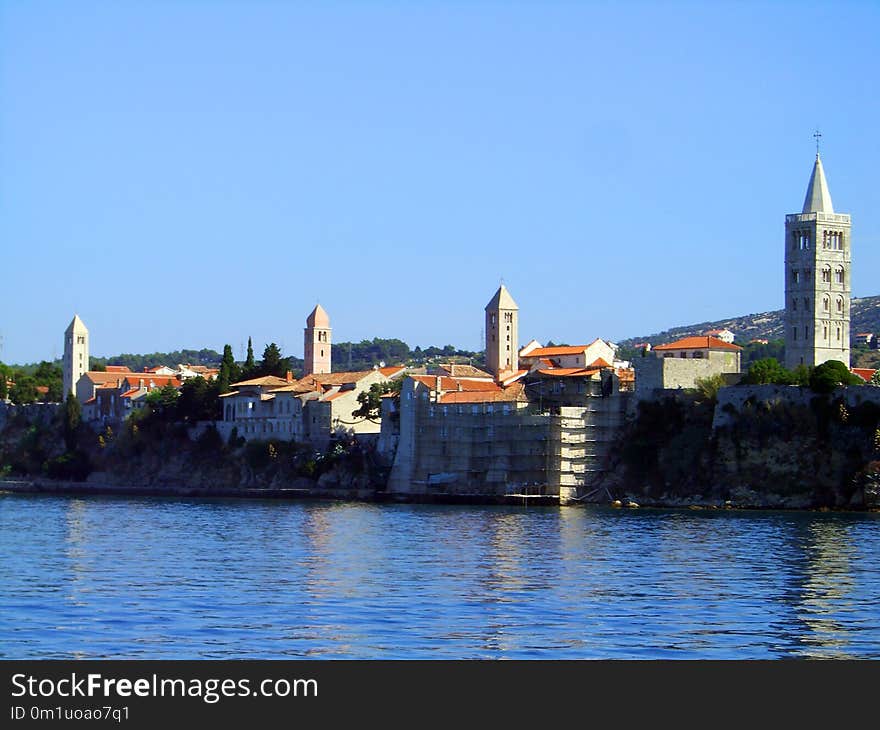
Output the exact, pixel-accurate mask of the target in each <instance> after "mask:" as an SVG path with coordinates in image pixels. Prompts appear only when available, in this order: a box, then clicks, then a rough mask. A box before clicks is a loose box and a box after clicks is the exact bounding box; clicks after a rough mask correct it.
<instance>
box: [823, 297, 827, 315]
mask: <svg viewBox="0 0 880 730" xmlns="http://www.w3.org/2000/svg"><path fill="white" fill-rule="evenodd" d="M822 310H823V311H825V312H827V311H828V297H823V299H822Z"/></svg>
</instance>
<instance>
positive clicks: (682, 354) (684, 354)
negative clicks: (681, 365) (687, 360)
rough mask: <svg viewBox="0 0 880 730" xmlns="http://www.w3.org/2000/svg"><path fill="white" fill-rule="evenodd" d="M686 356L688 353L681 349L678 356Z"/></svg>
mask: <svg viewBox="0 0 880 730" xmlns="http://www.w3.org/2000/svg"><path fill="white" fill-rule="evenodd" d="M687 356H688V354H687V352H686V351H685V350H682V351H681V353H680V354H679V357H687Z"/></svg>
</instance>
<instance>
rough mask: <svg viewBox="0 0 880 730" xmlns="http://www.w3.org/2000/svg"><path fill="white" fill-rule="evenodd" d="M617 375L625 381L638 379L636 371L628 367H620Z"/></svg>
mask: <svg viewBox="0 0 880 730" xmlns="http://www.w3.org/2000/svg"><path fill="white" fill-rule="evenodd" d="M615 372H616V373H617V377H618V378H619V379H620V380H622V381H623V382H625V383H626V382H629V381H630V380H635V379H636V371H635V370H630V369H627V368H618V369H617V370H616V371H615Z"/></svg>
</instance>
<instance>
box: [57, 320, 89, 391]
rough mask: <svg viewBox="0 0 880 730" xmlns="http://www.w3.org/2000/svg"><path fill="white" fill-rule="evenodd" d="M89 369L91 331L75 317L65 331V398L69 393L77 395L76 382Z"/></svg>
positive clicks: (62, 362) (63, 372)
mask: <svg viewBox="0 0 880 730" xmlns="http://www.w3.org/2000/svg"><path fill="white" fill-rule="evenodd" d="M88 369H89V331H88V329H86V326H85V324H83V321H82V320H81V319H80V318H79V315H78V314H74V315H73V320H72V321H71V323H70V326H69V327H68V328H67V329H66V330H65V331H64V359H63V360H62V361H61V373H62V376H61V377H62V384H63V386H64V390H63V391H62V393H63V396H62V397H63V398H65V399H66V398H67V394H68V393H73V394H74V395H76V381H78V380H79V379H80V377H82V375H83V374H84V373H85V372H87V371H88Z"/></svg>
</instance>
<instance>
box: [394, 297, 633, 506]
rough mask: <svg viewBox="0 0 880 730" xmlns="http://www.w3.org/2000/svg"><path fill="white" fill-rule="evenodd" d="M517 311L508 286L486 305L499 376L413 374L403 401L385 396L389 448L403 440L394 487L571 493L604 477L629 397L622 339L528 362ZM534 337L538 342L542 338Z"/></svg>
mask: <svg viewBox="0 0 880 730" xmlns="http://www.w3.org/2000/svg"><path fill="white" fill-rule="evenodd" d="M505 315H510V316H505ZM517 318H518V307H517V306H516V304H515V302H514V301H513V298H512V297H511V296H510V293H509V292H508V291H507V289H506V288H505V287H504V286H502V287H501V288H500V289H499V290H498V292H496V294H495V297H494V298H493V299H492V301H490V302H489V305H488V306H487V307H486V353H487V358H486V360H487V367H488V369H489V370H491V371H492V375H493V376H494V377H486V374H485V373H481V372H480V371H476V372H466V373H465V372H461V374H460V375H459V374H456V376H452V375H445V374H436V375H411V376H408V377H407V378H406V380H405V381H404V383H403V387H402V389H401V393H400V400H399V404H395V402H394V399H392V398H388V399H385V402H384V403H383V413H384V414H386V416H390V415H392V414H393V415H394V416H395V418H390V417H383V419H382V436H381V437H380V445H381V448H382V451H383V452H387V451H388V450H389V449H390V448H393V444H396V447H397V448H396V452H395V455H394V463H393V466H392V469H391V475H390V478H389V484H388V489H389V491H391V492H396V493H410V494H412V493H419V494H446V495H495V496H501V495H510V494H520V493H522V494H532V495H535V494H542V495H551V496H559V498H560V500H561V501H566V500H570V499H573V498H577V497H580V496H583V495H586V494H588V493H589V492H591V491H594V490H595V489H596V488H597V485H598V484H600V483H601V479H602V474H603V473H604V470H605V469H606V468H607V465H608V448H609V446H610V444H611V443H612V441H613V439H614V437H615V435H616V433H617V429H618V428H619V426H620V425H621V424H622V422H623V420H624V417H625V414H626V410H627V404H628V400H629V395H628V394H627V393H623V392H621V390H620V387H619V385H620V380H619V377H618V374H617V372H616V369H615V367H614V366H613V365H612V363H611V362H610V360H613V348H610V351H609V350H606V349H604V348H605V347H606V345H607V343H604V342H603V341H596V342H595V343H594V344H596V345H597V347H596V348H594V349H595V350H596V352H593V351H591V350H590V348H591V347H592V345H584V346H577V347H575V348H571V350H572V351H571V352H569V351H568V350H564V348H563V350H564V351H560V352H555V351H554V352H552V353H550V354H552V355H554V356H555V358H556V359H555V360H554V359H551V358H550V357H549V356H547V357H543V356H541V355H540V354H539V355H537V356H535V357H533V358H531V360H530V362H531V363H532V365H531V368H530V369H519V361H518V353H517V351H516V344H515V343H516V334H517ZM508 327H509V328H510V329H508ZM508 333H510V334H509V335H508ZM508 336H509V337H510V339H509V340H508ZM508 342H510V343H511V344H510V349H508V346H507V343H508ZM598 343H602V345H601V346H599V345H598ZM530 344H532V347H530V348H529V347H527V348H526V349H529V350H531V351H534V350H536V349H539V347H540V346H539V345H538V343H530ZM545 354H546V353H545ZM594 354H595V355H597V357H595V358H592V357H591V356H592V355H594ZM601 354H605V355H606V356H608V357H609V361H607V362H606V361H605V360H604V359H601V358H600V357H598V355H601ZM585 357H590V362H584V360H583V359H584V358H585ZM578 358H580V360H578ZM575 362H578V364H577V365H574V363H575ZM563 364H564V365H573V366H572V367H562V366H561V365H563Z"/></svg>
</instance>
